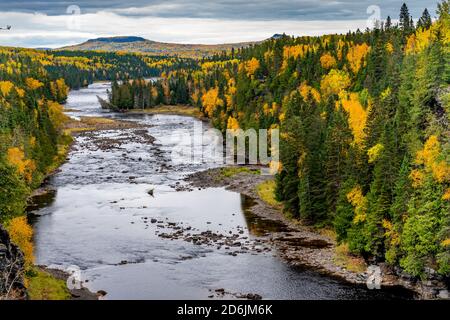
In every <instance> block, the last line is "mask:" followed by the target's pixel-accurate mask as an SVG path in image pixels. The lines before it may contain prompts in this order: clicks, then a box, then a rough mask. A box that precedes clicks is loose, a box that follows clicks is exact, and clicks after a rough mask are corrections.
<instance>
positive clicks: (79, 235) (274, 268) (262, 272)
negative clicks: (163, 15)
mask: <svg viewBox="0 0 450 320" xmlns="http://www.w3.org/2000/svg"><path fill="white" fill-rule="evenodd" d="M108 88H109V84H108V83H95V84H93V85H90V86H89V87H88V88H84V89H81V90H79V91H71V92H70V94H69V98H68V101H67V104H66V106H65V107H66V109H68V110H70V112H68V114H69V115H71V116H74V117H79V116H105V117H116V118H123V119H126V120H129V121H136V122H138V123H140V124H143V125H148V126H149V127H147V128H144V129H142V128H139V129H125V130H109V131H100V132H94V133H90V134H88V135H82V136H79V137H77V138H76V143H75V145H74V147H73V150H72V151H71V152H70V154H69V157H68V160H67V162H66V163H65V164H64V165H63V166H62V167H61V169H60V171H59V172H58V173H57V174H55V175H54V176H52V177H51V178H50V180H49V182H48V184H49V186H51V187H52V188H54V189H55V190H56V191H55V192H54V193H52V194H50V195H49V196H47V197H45V198H44V199H40V206H38V207H37V208H34V209H33V210H31V212H30V215H31V216H32V221H33V226H34V231H35V236H34V237H35V238H34V241H35V256H36V262H37V263H38V264H41V265H48V266H52V267H58V268H67V267H68V266H71V265H75V266H77V267H79V268H80V269H81V275H82V279H83V281H84V285H85V286H86V287H88V288H89V289H91V290H92V291H94V292H96V291H97V290H100V289H101V290H105V291H106V292H107V295H106V297H105V298H107V299H208V297H210V298H212V297H213V298H220V296H217V294H216V293H215V290H217V289H221V288H223V289H224V290H225V291H226V292H230V293H244V294H246V293H256V294H259V295H261V296H262V297H263V298H264V299H393V298H404V296H402V295H400V294H396V293H395V292H391V291H389V292H388V291H382V290H375V291H371V290H368V289H366V288H365V287H359V286H354V285H349V284H346V283H342V282H340V281H338V280H335V279H331V278H328V277H325V276H322V275H319V274H317V273H315V272H314V271H313V270H307V269H305V270H303V269H298V268H292V267H290V266H288V265H287V264H285V263H284V262H283V261H281V260H280V259H279V258H277V257H276V255H275V253H274V252H273V251H269V250H267V251H266V250H262V252H261V253H258V254H255V253H250V252H248V253H242V254H238V255H235V256H234V255H230V254H229V252H228V251H227V250H226V249H224V248H220V249H218V248H216V247H211V246H201V245H196V244H194V243H191V242H186V241H183V240H173V239H167V238H163V237H161V236H160V235H161V233H163V232H164V230H165V228H166V227H167V223H169V222H173V223H177V224H178V225H182V226H183V227H187V226H189V228H192V231H193V233H195V232H204V231H208V230H210V231H214V232H218V233H225V234H239V237H242V239H248V241H255V240H256V239H257V236H256V235H254V234H252V233H251V232H250V231H249V228H248V225H247V224H248V223H250V222H249V221H250V220H249V219H246V216H245V215H246V212H245V210H244V209H245V207H244V204H245V199H243V197H242V196H241V195H240V194H238V193H234V192H230V191H227V190H225V189H222V188H215V189H203V190H194V191H176V190H175V188H174V186H179V185H183V183H184V182H183V180H182V179H183V177H185V176H186V174H188V173H192V172H197V171H199V170H204V169H207V168H211V167H214V166H217V164H216V162H215V161H214V159H213V158H204V159H203V161H201V162H199V163H192V162H189V161H177V160H180V159H176V155H174V153H173V152H172V151H173V149H174V146H175V145H179V143H180V141H181V140H180V139H178V140H177V134H176V133H177V132H179V134H178V135H179V136H178V138H182V137H181V136H183V135H184V134H183V133H182V132H183V131H179V130H183V129H191V128H193V127H194V125H199V124H200V120H197V119H194V118H190V117H184V116H172V115H145V114H144V115H142V114H111V113H108V112H105V111H103V110H101V108H100V105H99V103H98V102H97V98H96V96H97V95H98V96H100V97H103V98H105V97H106V90H107V89H108ZM207 129H208V127H207V125H205V124H203V131H204V130H207ZM143 130H144V131H145V132H144V134H143V132H142V131H143ZM205 134H208V133H205ZM147 135H150V136H152V137H154V138H155V139H156V140H155V141H154V142H152V143H149V142H148V139H147V138H148V137H147ZM180 135H181V136H180ZM174 136H175V139H174ZM146 137H147V138H146ZM204 147H205V148H209V147H210V146H209V145H205V146H204ZM149 190H153V196H151V195H149V193H148V192H149ZM247 218H248V217H247ZM150 219H155V220H158V222H157V223H151V222H150ZM161 224H164V225H161ZM261 227H262V228H263V227H264V226H261ZM250 229H253V228H250ZM224 297H225V298H234V297H235V296H230V295H228V296H227V295H225V296H224Z"/></svg>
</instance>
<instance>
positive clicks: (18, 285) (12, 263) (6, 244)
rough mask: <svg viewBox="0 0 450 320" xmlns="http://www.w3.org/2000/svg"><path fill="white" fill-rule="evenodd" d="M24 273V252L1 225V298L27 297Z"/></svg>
mask: <svg viewBox="0 0 450 320" xmlns="http://www.w3.org/2000/svg"><path fill="white" fill-rule="evenodd" d="M23 273H24V257H23V253H22V251H20V249H19V248H18V247H17V246H16V245H15V244H13V243H12V242H11V239H10V237H9V234H8V232H7V231H6V230H5V229H4V228H3V226H2V225H0V300H2V299H26V298H27V291H26V288H25V285H24V283H23Z"/></svg>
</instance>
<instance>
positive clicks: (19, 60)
mask: <svg viewBox="0 0 450 320" xmlns="http://www.w3.org/2000/svg"><path fill="white" fill-rule="evenodd" d="M45 61H47V56H46V54H45V53H42V52H39V51H34V50H26V49H11V48H0V222H5V221H6V220H8V219H11V218H13V217H17V216H20V215H22V214H23V211H24V207H25V205H26V198H27V196H28V195H29V193H30V191H31V189H32V188H35V187H37V186H39V184H40V183H41V181H42V179H43V177H44V176H45V174H46V173H47V172H48V170H49V168H50V167H51V166H52V164H53V163H54V161H55V158H57V157H58V146H59V145H61V144H64V142H65V141H64V139H65V138H64V137H63V135H62V134H61V126H62V124H63V122H64V120H65V116H64V115H63V113H62V107H61V105H60V103H63V102H64V101H65V100H66V98H67V93H68V86H67V85H66V83H65V81H64V79H62V78H59V79H55V80H53V79H52V77H50V75H49V73H48V72H47V71H46V68H45V66H46V63H45Z"/></svg>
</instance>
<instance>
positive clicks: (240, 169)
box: [220, 167, 261, 178]
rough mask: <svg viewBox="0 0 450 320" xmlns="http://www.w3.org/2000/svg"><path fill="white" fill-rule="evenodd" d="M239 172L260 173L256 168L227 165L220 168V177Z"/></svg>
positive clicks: (228, 176)
mask: <svg viewBox="0 0 450 320" xmlns="http://www.w3.org/2000/svg"><path fill="white" fill-rule="evenodd" d="M240 173H249V174H260V173H261V171H260V170H258V169H249V168H246V167H228V168H222V169H220V177H222V178H231V177H233V176H235V175H237V174H240Z"/></svg>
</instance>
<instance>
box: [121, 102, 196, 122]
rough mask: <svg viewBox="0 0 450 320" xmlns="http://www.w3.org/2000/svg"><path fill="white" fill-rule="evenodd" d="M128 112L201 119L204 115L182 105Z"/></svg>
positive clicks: (194, 108)
mask: <svg viewBox="0 0 450 320" xmlns="http://www.w3.org/2000/svg"><path fill="white" fill-rule="evenodd" d="M129 112H137V113H140V112H145V113H149V114H172V115H180V116H189V117H194V118H199V119H203V118H204V115H203V114H202V113H201V112H200V110H199V109H198V108H196V107H191V106H183V105H160V106H155V107H152V108H148V109H132V110H129Z"/></svg>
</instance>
